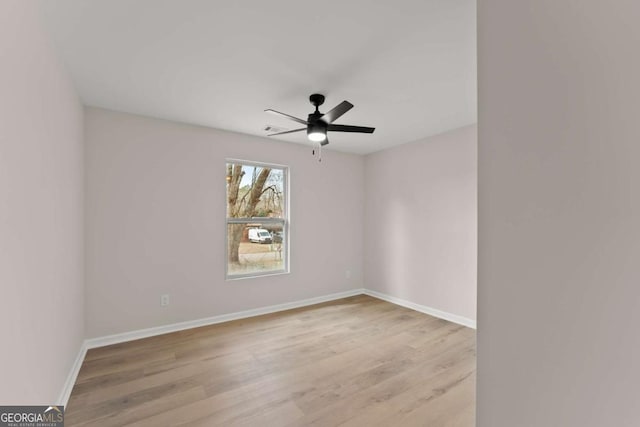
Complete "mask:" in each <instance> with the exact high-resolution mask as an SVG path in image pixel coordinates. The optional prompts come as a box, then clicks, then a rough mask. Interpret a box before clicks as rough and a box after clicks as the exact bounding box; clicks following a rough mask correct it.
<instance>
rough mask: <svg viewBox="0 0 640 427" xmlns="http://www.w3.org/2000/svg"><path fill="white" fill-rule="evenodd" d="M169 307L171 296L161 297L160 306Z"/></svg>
mask: <svg viewBox="0 0 640 427" xmlns="http://www.w3.org/2000/svg"><path fill="white" fill-rule="evenodd" d="M168 305H169V294H164V295H160V306H161V307H166V306H168Z"/></svg>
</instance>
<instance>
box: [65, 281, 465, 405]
mask: <svg viewBox="0 0 640 427" xmlns="http://www.w3.org/2000/svg"><path fill="white" fill-rule="evenodd" d="M362 294H364V295H369V296H371V297H374V298H378V299H381V300H384V301H387V302H390V303H392V304H396V305H400V306H402V307H406V308H410V309H412V310H416V311H419V312H421V313H425V314H429V315H431V316H435V317H438V318H440V319H444V320H448V321H450V322H453V323H457V324H460V325H463V326H467V327H469V328H473V329H475V328H476V321H475V320H472V319H468V318H466V317H462V316H458V315H456V314H451V313H447V312H445V311H442V310H437V309H435V308H431V307H427V306H424V305H420V304H415V303H413V302H410V301H406V300H403V299H400V298H396V297H392V296H390V295H386V294H383V293H380V292H377V291H372V290H369V289H363V288H360V289H352V290H350V291H345V292H338V293H334V294H329V295H324V296H320V297H315V298H308V299H304V300H299V301H292V302H287V303H284V304H277V305H271V306H268V307H261V308H255V309H252V310H245V311H239V312H236V313H228V314H222V315H219V316H213V317H207V318H204V319H197V320H189V321H186V322H180V323H173V324H170V325H163V326H157V327H153V328H147V329H139V330H136V331H131V332H124V333H121V334H114V335H108V336H104V337H98V338H91V339H87V340H85V341H84V342H83V343H82V345H81V346H80V351H79V352H78V355H77V357H76V360H75V361H74V363H73V366H72V368H71V371H70V372H69V375H68V376H67V379H66V381H65V383H64V387H63V389H62V392H61V393H60V397H59V398H58V404H59V405H65V406H66V405H67V402H68V400H69V396H70V395H71V390H72V389H73V385H74V384H75V382H76V378H77V377H78V372H80V367H81V366H82V362H83V361H84V357H85V355H86V353H87V350H88V349H91V348H97V347H104V346H106V345H112V344H118V343H122V342H127V341H133V340H138V339H142V338H149V337H153V336H156V335H162V334H168V333H171V332H177V331H184V330H186V329H191V328H197V327H200V326H208V325H215V324H216V323H223V322H229V321H231V320H238V319H246V318H248V317H254V316H260V315H262V314H270V313H276V312H278V311H284V310H291V309H293V308H299V307H306V306H309V305H313V304H320V303H323V302H328V301H334V300H338V299H341V298H347V297H352V296H355V295H362Z"/></svg>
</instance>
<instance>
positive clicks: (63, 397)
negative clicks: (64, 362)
mask: <svg viewBox="0 0 640 427" xmlns="http://www.w3.org/2000/svg"><path fill="white" fill-rule="evenodd" d="M86 354H87V341H86V340H85V341H83V342H82V344H81V345H80V350H79V351H78V355H77V356H76V360H74V362H73V365H72V366H71V370H70V371H69V375H67V379H66V380H65V382H64V386H63V387H62V391H61V392H60V396H59V397H58V401H57V404H58V405H60V406H65V407H66V406H67V403H68V402H69V396H71V390H73V386H74V384H75V383H76V379H77V378H78V373H79V372H80V368H81V367H82V362H84V357H85V356H86Z"/></svg>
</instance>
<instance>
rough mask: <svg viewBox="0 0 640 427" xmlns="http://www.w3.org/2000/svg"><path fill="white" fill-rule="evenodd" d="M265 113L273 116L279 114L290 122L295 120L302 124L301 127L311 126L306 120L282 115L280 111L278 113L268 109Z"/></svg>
mask: <svg viewBox="0 0 640 427" xmlns="http://www.w3.org/2000/svg"><path fill="white" fill-rule="evenodd" d="M264 111H265V112H266V113H271V114H277V115H280V116H284V117H286V118H288V119H290V120H293V121H294V122H298V123H300V124H301V125H308V124H309V123H307V121H306V120H302V119H299V118H297V117H293V116H290V115H288V114H285V113H281V112H280V111H276V110H272V109H268V110H264Z"/></svg>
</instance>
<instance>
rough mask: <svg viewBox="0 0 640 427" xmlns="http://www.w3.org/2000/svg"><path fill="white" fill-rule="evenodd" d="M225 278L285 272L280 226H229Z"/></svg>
mask: <svg viewBox="0 0 640 427" xmlns="http://www.w3.org/2000/svg"><path fill="white" fill-rule="evenodd" d="M227 227H228V230H227V232H228V240H229V248H228V259H229V262H228V267H227V268H228V271H227V273H228V275H230V276H231V275H241V274H255V273H268V272H276V271H284V270H285V269H286V264H285V260H286V253H287V252H286V248H285V245H286V242H287V240H286V238H285V235H284V226H283V224H282V223H281V224H273V223H265V224H260V223H251V224H228V225H227Z"/></svg>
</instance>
